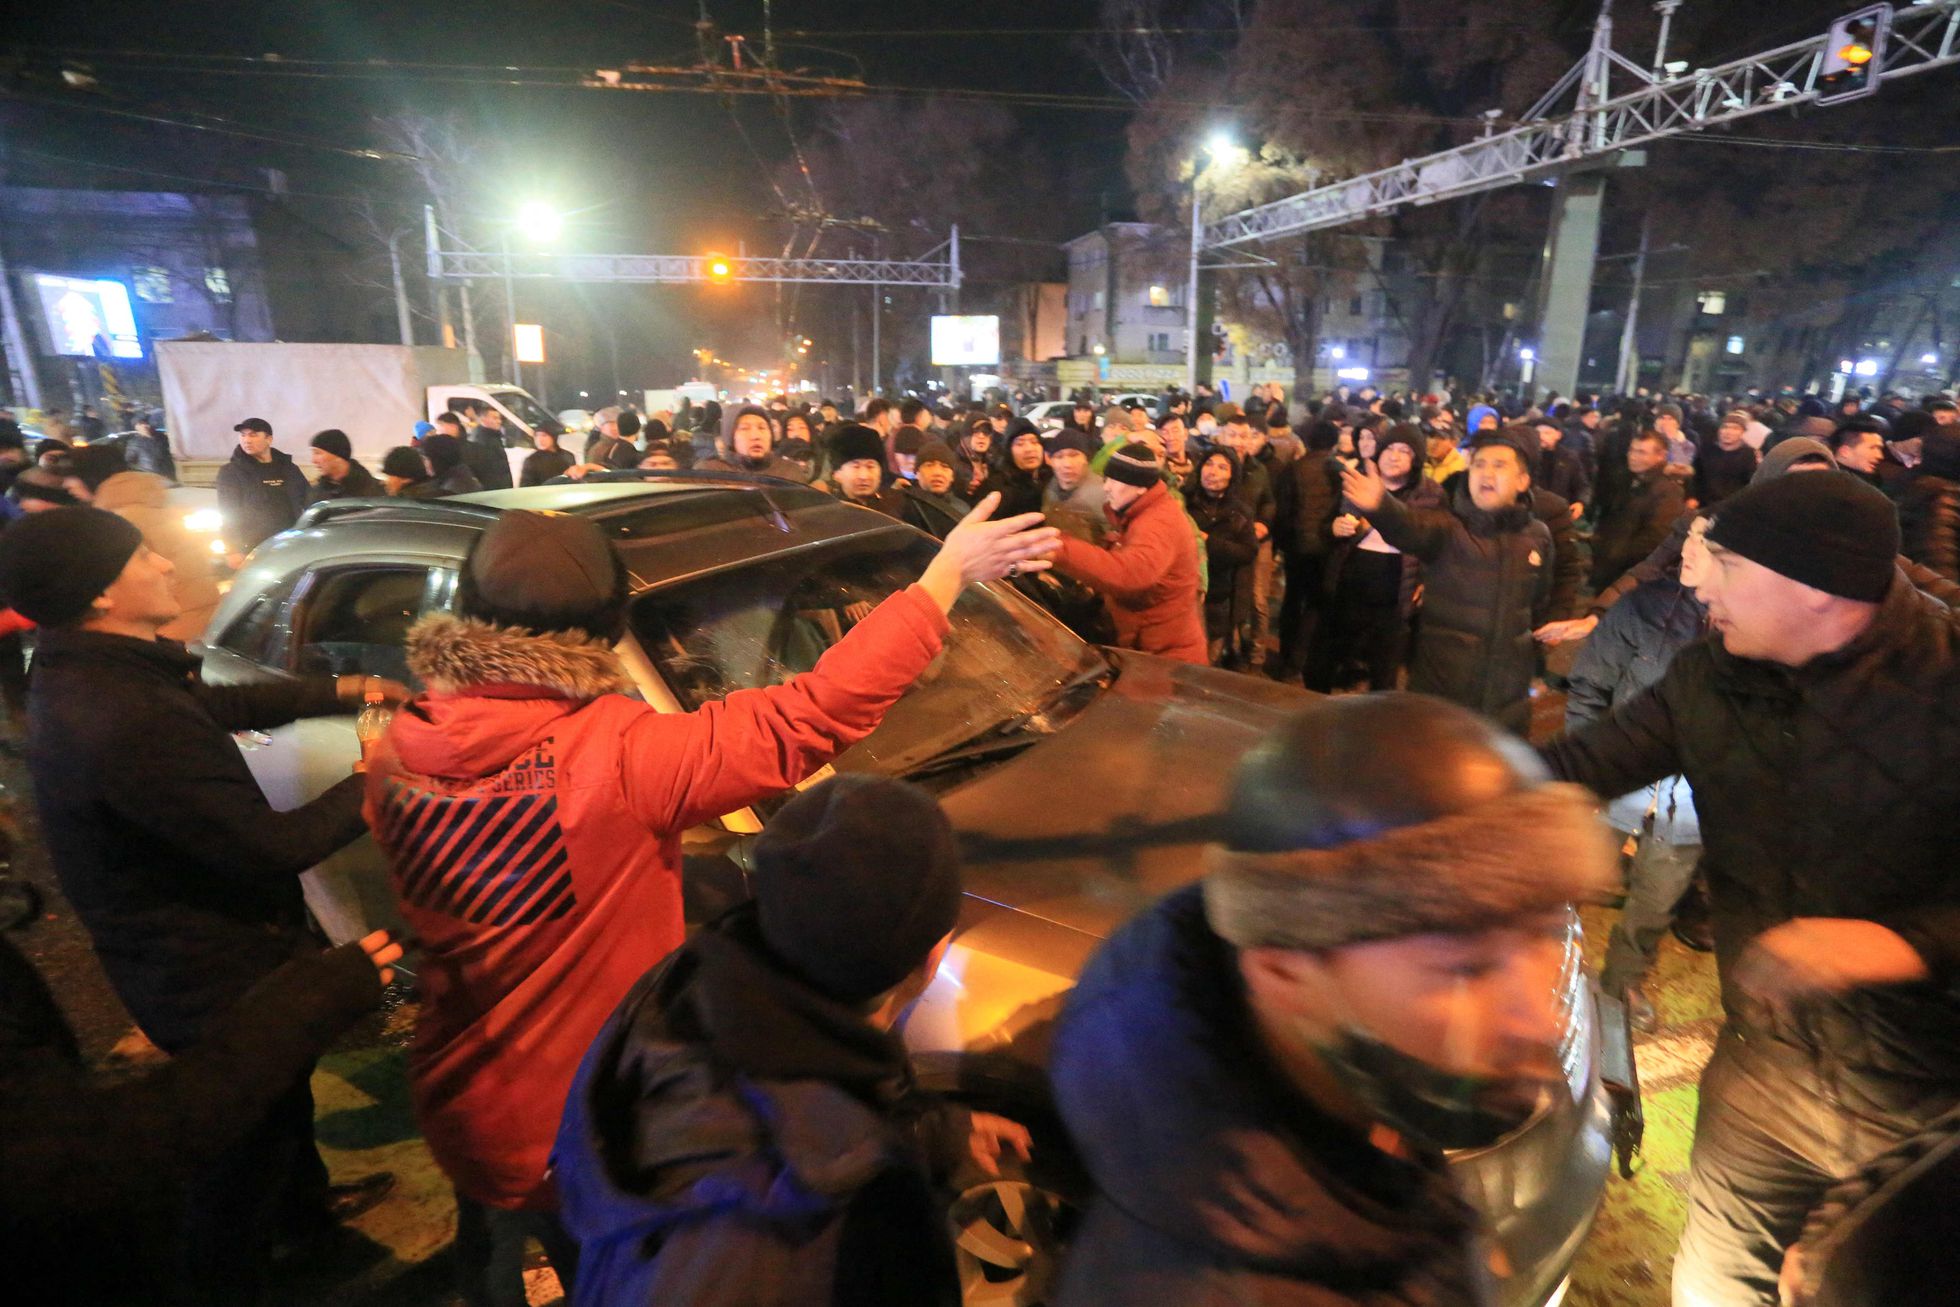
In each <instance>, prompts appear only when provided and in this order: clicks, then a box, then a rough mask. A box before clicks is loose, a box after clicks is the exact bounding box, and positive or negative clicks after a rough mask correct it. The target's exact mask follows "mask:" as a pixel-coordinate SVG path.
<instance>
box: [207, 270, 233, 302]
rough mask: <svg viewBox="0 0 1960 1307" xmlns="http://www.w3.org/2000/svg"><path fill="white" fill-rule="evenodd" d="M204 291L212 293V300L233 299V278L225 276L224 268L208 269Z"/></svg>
mask: <svg viewBox="0 0 1960 1307" xmlns="http://www.w3.org/2000/svg"><path fill="white" fill-rule="evenodd" d="M204 289H206V290H208V291H210V292H211V298H212V299H215V300H218V301H220V302H223V301H228V300H230V299H231V278H230V277H228V276H226V275H225V270H224V269H223V268H206V269H205V270H204Z"/></svg>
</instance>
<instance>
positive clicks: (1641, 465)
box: [1627, 436, 1667, 476]
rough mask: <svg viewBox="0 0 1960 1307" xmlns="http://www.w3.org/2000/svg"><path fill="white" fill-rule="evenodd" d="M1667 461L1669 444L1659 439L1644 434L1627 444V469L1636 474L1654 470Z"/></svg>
mask: <svg viewBox="0 0 1960 1307" xmlns="http://www.w3.org/2000/svg"><path fill="white" fill-rule="evenodd" d="M1665 462H1667V445H1666V444H1664V443H1663V442H1661V441H1659V440H1654V439H1652V438H1650V437H1646V436H1642V437H1641V438H1640V439H1638V440H1636V441H1634V442H1633V443H1632V444H1630V445H1628V446H1627V471H1629V472H1631V473H1633V474H1634V475H1635V476H1640V475H1641V474H1642V473H1645V472H1652V471H1653V470H1654V469H1655V468H1657V467H1659V466H1660V465H1661V464H1663V463H1665Z"/></svg>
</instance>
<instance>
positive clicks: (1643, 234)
mask: <svg viewBox="0 0 1960 1307" xmlns="http://www.w3.org/2000/svg"><path fill="white" fill-rule="evenodd" d="M1653 223H1654V215H1653V212H1652V211H1651V210H1649V211H1648V212H1647V213H1646V214H1645V215H1644V216H1643V217H1642V218H1641V219H1640V248H1639V249H1638V250H1637V251H1635V253H1634V256H1633V295H1632V296H1631V297H1630V298H1629V299H1628V300H1627V321H1626V326H1625V327H1623V328H1622V329H1621V331H1620V366H1619V367H1618V368H1617V369H1615V370H1614V376H1613V389H1614V390H1616V391H1618V392H1619V393H1620V394H1622V395H1631V394H1632V393H1633V388H1634V384H1635V382H1636V381H1637V380H1638V378H1639V376H1640V291H1641V288H1642V285H1643V283H1644V282H1645V281H1646V278H1647V238H1648V236H1649V235H1650V234H1651V232H1652V228H1653Z"/></svg>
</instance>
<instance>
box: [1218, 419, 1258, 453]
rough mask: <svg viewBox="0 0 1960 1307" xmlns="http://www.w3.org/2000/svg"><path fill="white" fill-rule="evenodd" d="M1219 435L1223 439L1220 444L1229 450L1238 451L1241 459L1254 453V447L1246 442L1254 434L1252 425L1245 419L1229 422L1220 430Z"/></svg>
mask: <svg viewBox="0 0 1960 1307" xmlns="http://www.w3.org/2000/svg"><path fill="white" fill-rule="evenodd" d="M1218 434H1219V436H1220V437H1221V440H1220V441H1219V443H1220V444H1222V445H1224V446H1225V448H1227V449H1236V450H1238V451H1239V457H1241V458H1243V457H1245V456H1246V455H1248V454H1250V453H1251V452H1252V447H1251V446H1250V445H1249V444H1248V443H1247V442H1246V437H1247V436H1250V435H1251V434H1252V424H1251V423H1249V422H1247V421H1246V420H1245V419H1244V418H1234V419H1233V420H1232V421H1230V422H1227V423H1226V424H1225V425H1224V426H1222V427H1220V428H1219V429H1218Z"/></svg>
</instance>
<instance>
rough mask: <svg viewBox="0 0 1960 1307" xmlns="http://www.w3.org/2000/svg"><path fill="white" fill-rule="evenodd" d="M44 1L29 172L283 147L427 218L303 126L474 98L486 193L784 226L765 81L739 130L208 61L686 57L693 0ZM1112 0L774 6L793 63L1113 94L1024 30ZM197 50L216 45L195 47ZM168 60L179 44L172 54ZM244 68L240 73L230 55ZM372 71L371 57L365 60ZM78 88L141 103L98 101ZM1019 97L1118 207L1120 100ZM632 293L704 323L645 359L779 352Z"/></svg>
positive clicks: (1061, 43) (692, 120)
mask: <svg viewBox="0 0 1960 1307" xmlns="http://www.w3.org/2000/svg"><path fill="white" fill-rule="evenodd" d="M26 8H27V7H25V6H13V7H11V9H12V12H11V13H10V14H9V17H8V18H7V20H6V22H5V25H4V27H0V47H4V48H5V49H7V50H9V51H11V52H12V53H13V54H14V55H15V56H17V57H18V58H19V59H21V60H22V61H23V62H20V63H16V64H15V65H14V72H15V75H16V78H17V80H16V81H15V83H14V85H15V87H16V88H17V89H24V90H25V91H26V92H27V94H26V97H25V100H24V102H23V101H20V100H17V101H16V102H15V103H14V104H13V105H12V106H9V107H8V109H7V110H6V112H7V113H8V131H7V137H6V139H7V144H8V146H9V149H10V161H9V166H10V178H11V179H13V180H18V181H24V182H33V183H42V184H61V183H63V182H64V181H66V182H69V183H71V184H73V183H75V182H79V183H80V184H85V185H90V186H96V187H127V188H129V189H158V190H162V189H171V188H173V187H182V186H184V185H186V183H185V181H184V180H182V179H181V177H193V178H196V177H201V176H204V175H206V174H205V169H204V167H203V166H202V164H201V163H200V161H199V160H198V158H197V151H198V149H199V148H200V147H201V146H207V145H208V146H209V147H210V148H212V149H214V150H216V151H218V152H220V153H221V155H222V157H223V158H225V159H226V160H227V161H228V162H229V163H230V164H232V165H235V171H233V172H232V173H231V174H230V175H231V176H232V177H233V178H234V179H237V178H251V177H254V176H255V175H258V174H256V173H255V170H256V169H258V168H262V167H268V166H276V167H279V168H281V169H282V170H283V171H284V172H285V173H286V177H287V183H288V185H289V187H290V188H291V190H292V191H293V192H295V193H296V194H297V195H298V196H299V202H300V203H303V204H311V205H316V206H318V209H319V212H320V213H321V214H322V215H323V216H331V215H333V214H334V213H335V212H336V210H339V211H341V212H343V213H344V211H345V210H346V208H347V204H346V201H347V200H349V199H351V198H353V197H358V196H370V197H373V198H375V199H376V200H377V201H378V202H380V203H382V204H393V205H395V206H396V211H397V212H402V213H405V214H407V216H409V217H412V216H413V211H412V210H410V209H408V208H407V207H406V204H405V202H407V203H416V202H419V197H418V196H417V195H416V193H415V189H414V187H413V185H412V183H411V182H409V180H408V179H407V178H406V177H405V176H404V175H403V169H402V168H401V166H400V165H399V164H394V163H387V162H378V161H372V160H367V159H358V158H351V157H348V156H346V155H343V154H336V153H334V152H332V151H330V150H324V149H317V148H312V145H311V144H308V143H315V142H317V143H323V144H330V145H337V146H342V147H348V148H352V149H359V148H362V147H369V146H372V145H374V144H375V143H376V142H375V140H374V137H373V135H372V133H371V131H370V129H369V126H368V122H369V120H370V119H371V118H373V117H374V116H376V115H380V114H387V113H391V112H397V111H401V110H404V109H407V110H416V111H423V112H433V113H444V112H452V111H460V112H461V113H462V114H463V115H464V116H465V117H466V119H468V120H469V121H470V122H472V123H473V124H475V125H478V126H480V127H481V129H482V131H483V136H484V139H485V140H486V141H487V142H488V144H489V146H490V150H489V157H488V158H487V160H486V163H485V171H486V172H487V173H488V174H489V180H490V182H491V186H490V187H489V189H490V190H491V192H492V193H493V194H494V195H495V196H497V197H499V198H502V197H505V196H507V197H509V200H510V203H511V205H512V206H515V205H516V204H517V203H518V202H520V201H521V200H522V199H524V198H527V197H530V196H533V195H543V196H548V197H550V198H552V199H553V200H554V201H555V202H556V203H557V204H558V205H559V206H560V207H561V208H563V209H566V210H570V211H575V212H576V213H577V214H578V227H579V230H578V231H577V233H576V239H577V240H578V243H579V244H580V245H581V246H583V247H584V248H587V249H597V248H611V249H615V250H626V251H654V252H697V251H701V250H705V249H709V248H717V249H726V250H732V249H733V248H734V247H735V245H736V243H737V242H740V241H748V242H750V248H751V249H752V250H754V251H757V252H761V251H766V250H771V249H772V247H773V245H774V242H775V241H777V240H779V239H780V236H779V235H776V234H773V233H774V232H778V231H780V228H774V229H772V228H770V227H769V226H768V225H767V224H766V223H763V222H761V221H759V220H758V216H757V215H758V214H759V213H760V212H761V211H762V210H764V209H766V208H767V207H769V205H770V204H771V203H772V200H771V196H770V192H769V188H768V186H767V184H766V181H765V180H764V171H765V168H768V167H773V166H776V165H778V164H779V163H780V162H781V161H782V160H783V159H784V158H785V157H787V155H788V153H789V135H788V133H787V132H786V131H785V127H784V125H783V123H782V122H781V121H780V120H779V119H778V117H777V115H776V113H775V111H774V109H773V108H772V105H771V102H770V101H768V100H766V99H763V98H761V97H746V98H737V99H736V100H735V101H734V109H733V113H734V114H736V115H739V116H740V120H741V123H742V125H743V126H744V127H746V128H747V136H748V138H749V142H750V143H748V144H745V142H744V140H743V136H742V133H741V132H739V131H738V130H737V129H736V126H735V123H734V120H733V119H732V118H731V109H730V108H729V107H727V106H725V105H724V104H723V103H722V102H721V101H720V100H719V99H717V98H716V97H713V96H707V95H679V94H672V95H669V94H641V93H633V92H622V91H598V90H582V89H575V88H563V87H555V86H537V85H531V86H515V85H490V84H485V83H483V82H481V81H476V82H473V83H468V84H466V83H465V82H464V81H463V80H462V79H464V78H478V77H480V76H481V75H480V74H474V73H470V74H462V73H450V72H447V71H443V70H440V69H436V68H432V67H422V68H417V69H410V68H400V67H397V68H391V69H378V70H354V69H342V70H335V72H334V74H333V75H331V76H325V77H314V76H305V75H300V73H302V72H304V71H311V70H301V69H281V68H279V67H278V66H276V65H267V64H265V63H253V64H235V65H225V64H220V63H213V62H211V61H212V57H213V56H226V55H235V56H248V57H257V56H263V55H267V54H277V55H280V56H283V57H284V59H286V60H289V61H294V60H323V61H331V60H345V61H385V62H387V63H390V64H395V65H406V64H419V65H435V64H451V65H478V66H482V65H496V66H504V65H514V66H515V67H516V69H517V70H518V71H515V72H513V73H512V74H511V76H512V77H513V78H516V79H522V80H529V81H551V80H563V79H565V78H566V77H568V76H570V75H571V70H575V69H593V68H603V67H611V66H615V65H619V64H622V63H627V62H649V63H671V64H682V65H686V64H693V63H695V62H696V61H697V59H698V49H699V47H698V44H697V38H696V32H695V22H696V19H697V18H698V16H699V15H700V12H701V9H700V7H699V6H697V5H696V4H694V3H683V2H677V0H644V2H634V0H549V2H545V3H541V2H538V0H480V2H477V3H468V4H462V3H428V2H423V3H412V4H404V3H399V2H395V3H389V2H386V0H341V2H339V3H335V2H332V0H287V2H286V3H280V4H268V3H263V2H262V0H195V2H194V3H188V4H176V5H158V4H155V3H142V2H132V0H74V2H72V3H69V4H66V5H40V6H34V7H33V10H34V12H24V10H25V9H26ZM706 12H707V14H708V16H709V17H710V18H711V19H712V20H713V21H714V23H715V24H716V26H717V27H718V28H719V29H720V30H721V31H722V32H723V33H732V32H739V33H742V34H744V35H745V36H747V37H748V38H749V39H750V41H751V42H752V43H753V45H754V46H755V47H757V48H759V47H760V45H761V43H762V35H763V6H762V4H761V3H760V0H739V2H733V0H716V2H715V3H711V4H709V5H708V6H707V7H706ZM1095 13H1096V6H1095V5H1094V4H1093V3H1084V2H1078V3H1073V4H1057V3H1054V2H1053V0H1046V2H1044V0H985V2H984V3H979V2H975V0H936V2H934V3H924V2H921V0H887V2H886V3H882V4H879V5H876V6H871V5H852V6H844V5H838V4H835V3H819V2H818V0H777V3H776V4H775V5H774V8H773V16H774V23H775V29H776V31H777V33H778V34H779V35H778V44H779V54H778V62H779V63H780V64H781V65H782V66H783V67H784V68H786V69H790V70H796V69H807V70H810V71H813V72H822V73H826V74H832V75H842V76H862V77H863V78H865V79H866V80H868V81H870V82H872V83H874V84H879V85H884V86H903V87H925V88H942V87H961V88H974V89H979V90H986V91H1016V92H1019V91H1028V90H1035V91H1063V92H1070V93H1089V94H1107V89H1108V88H1107V87H1106V86H1105V85H1104V83H1103V82H1102V80H1101V78H1100V77H1099V76H1098V74H1097V73H1096V72H1095V70H1094V69H1093V67H1092V66H1091V65H1090V63H1089V61H1088V58H1087V56H1086V55H1085V54H1084V53H1083V51H1082V50H1081V48H1080V47H1079V45H1078V43H1077V42H1076V40H1075V39H1074V38H1071V37H1069V36H1066V35H1055V34H1025V35H1024V34H1018V33H1011V32H1009V31H1007V30H1006V29H1016V28H1019V29H1028V28H1037V29H1055V28H1081V27H1085V26H1089V25H1091V24H1093V22H1094V19H1095ZM977 28H985V29H987V30H986V31H976V30H973V29H977ZM818 32H820V33H821V34H820V35H819V34H815V33H818ZM800 33H811V34H807V35H806V34H800ZM894 33H903V34H894ZM54 53H63V54H67V55H70V56H72V57H76V58H82V59H85V60H86V61H87V64H88V67H89V69H90V70H91V72H92V73H93V74H94V76H95V77H96V78H97V79H99V85H98V86H97V87H93V88H88V89H86V90H83V91H77V90H75V89H73V88H67V87H63V86H61V85H60V84H59V72H58V65H57V64H56V63H55V62H54V61H53V60H52V59H51V58H50V57H49V56H50V55H51V54H54ZM159 57H163V58H162V66H160V63H159ZM193 57H194V58H196V59H197V60H198V61H199V62H200V63H201V64H204V65H205V66H204V67H203V68H202V69H199V70H195V71H193V70H189V69H186V68H185V67H183V66H182V64H181V61H182V60H185V59H190V58H193ZM173 61H175V62H177V63H178V66H175V67H172V66H168V65H169V64H170V63H171V62H173ZM226 67H229V68H234V69H236V70H238V71H236V72H221V71H218V70H219V69H220V68H226ZM247 70H249V71H247ZM357 72H359V73H361V74H363V75H361V76H353V75H350V74H353V73H357ZM82 103H89V104H96V105H103V106H109V107H114V108H117V109H120V110H122V111H123V112H124V113H125V114H128V115H135V116H133V117H124V116H115V115H109V114H104V113H99V112H92V111H86V110H83V109H82V108H81V107H80V105H81V104H82ZM818 103H820V102H811V103H808V104H801V105H798V106H797V107H796V108H795V109H793V111H792V118H791V126H792V129H794V128H799V127H800V128H802V129H803V130H805V131H807V130H808V126H809V120H810V116H811V115H812V114H813V113H814V112H815V111H816V108H817V105H818ZM1015 112H1016V113H1017V114H1018V115H1019V117H1020V120H1021V122H1022V123H1023V125H1024V128H1025V131H1026V133H1027V135H1028V138H1029V139H1030V140H1039V141H1040V142H1041V143H1042V146H1043V147H1044V148H1045V149H1046V150H1047V151H1048V152H1049V154H1050V155H1051V157H1053V158H1054V159H1056V160H1057V161H1058V164H1059V166H1060V167H1061V168H1062V169H1063V171H1064V173H1065V175H1066V177H1067V179H1068V188H1067V196H1068V200H1067V204H1068V206H1069V208H1070V210H1071V212H1070V214H1069V222H1070V227H1071V229H1072V230H1073V229H1086V228H1087V227H1089V226H1091V225H1093V224H1094V223H1095V222H1096V221H1097V219H1098V217H1099V216H1100V214H1101V213H1102V212H1104V210H1105V208H1115V209H1121V208H1123V207H1124V206H1125V204H1126V203H1127V196H1126V193H1125V191H1124V188H1123V180H1122V154H1123V138H1122V131H1121V128H1122V125H1123V122H1124V116H1123V115H1122V114H1121V113H1119V112H1107V111H1102V112H1084V111H1074V110H1053V109H1042V108H1029V107H1019V108H1016V109H1015ZM200 114H209V115H217V116H218V117H220V118H222V119H224V120H227V121H226V122H225V123H220V124H217V125H219V126H227V125H229V126H234V127H240V128H244V129H247V130H251V131H257V132H265V133H267V134H270V135H274V136H277V137H280V138H281V140H280V141H278V142H268V141H259V140H251V139H241V138H239V137H237V136H228V135H222V134H193V133H187V132H184V131H182V130H180V129H175V128H169V127H159V126H157V125H155V124H152V123H149V122H146V121H142V119H141V116H142V115H153V116H156V117H162V118H175V119H183V118H195V117H196V116H197V115H200ZM286 138H293V139H290V140H288V139H286ZM160 144H161V145H162V146H163V147H164V148H162V149H160V148H159V145H160ZM85 164H86V165H92V166H90V167H83V166H82V165H85ZM112 169H120V170H121V171H114V170H112ZM172 174H181V176H173V175H172ZM826 198H827V199H829V200H830V203H831V207H832V208H833V209H834V210H844V209H846V208H847V205H848V197H834V198H833V197H826ZM567 293H568V294H578V295H580V296H582V297H583V299H584V302H586V303H587V304H592V303H601V304H605V303H612V302H614V301H613V300H612V299H609V298H608V297H609V296H614V295H615V292H611V291H606V290H588V291H579V292H567ZM619 294H631V295H632V296H634V299H633V300H632V301H631V302H632V304H633V306H634V307H635V310H636V311H638V310H642V309H644V308H645V306H646V305H648V304H650V303H651V304H655V305H659V306H661V308H662V312H661V313H660V314H657V315H656V320H657V321H658V320H663V319H664V320H671V321H677V322H678V321H685V322H687V323H688V324H689V325H688V327H687V328H686V334H688V336H689V339H687V340H685V341H683V340H682V338H681V336H682V332H681V330H680V329H678V328H677V329H676V330H675V331H674V332H671V333H661V332H657V331H656V332H654V333H652V334H654V335H656V336H659V337H660V339H659V340H657V341H655V342H653V343H652V345H650V347H649V348H650V358H649V360H648V362H647V363H645V364H644V365H640V366H637V367H635V368H629V370H638V371H644V370H646V368H647V367H658V368H659V369H661V370H663V371H664V370H671V367H672V364H671V362H670V361H669V360H670V359H671V358H672V356H673V354H674V353H675V351H676V350H678V351H679V352H680V353H681V354H682V355H684V354H685V351H686V348H687V347H691V346H692V345H693V344H697V343H706V344H708V345H710V346H712V347H714V348H716V349H717V350H719V351H722V352H725V353H729V354H730V356H731V357H732V356H734V354H735V353H737V352H741V353H748V354H752V355H754V356H756V357H757V361H762V357H763V356H766V355H768V354H769V352H770V349H771V342H770V341H769V340H768V339H766V338H765V339H756V338H754V337H755V327H756V323H757V322H758V321H759V320H760V319H762V318H763V317H765V316H766V315H764V314H759V313H756V312H755V311H754V307H755V306H754V305H753V303H752V302H745V293H743V292H736V293H730V292H726V291H724V292H722V293H721V294H719V296H713V297H707V296H704V295H703V293H701V292H698V291H695V290H693V289H675V290H667V289H659V290H644V289H641V290H636V291H633V292H620V293H619ZM620 302H621V303H624V301H620ZM642 334H646V333H642ZM763 335H764V336H765V337H766V336H767V335H768V333H766V332H765V333H763ZM694 337H700V339H699V340H696V339H694ZM819 348H820V350H821V349H828V350H829V351H830V352H833V353H841V352H842V350H843V348H844V345H843V342H840V341H831V342H825V343H823V344H820V347H819ZM653 360H658V362H657V363H656V362H654V361H653ZM624 384H632V383H624Z"/></svg>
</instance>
